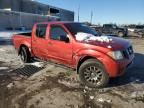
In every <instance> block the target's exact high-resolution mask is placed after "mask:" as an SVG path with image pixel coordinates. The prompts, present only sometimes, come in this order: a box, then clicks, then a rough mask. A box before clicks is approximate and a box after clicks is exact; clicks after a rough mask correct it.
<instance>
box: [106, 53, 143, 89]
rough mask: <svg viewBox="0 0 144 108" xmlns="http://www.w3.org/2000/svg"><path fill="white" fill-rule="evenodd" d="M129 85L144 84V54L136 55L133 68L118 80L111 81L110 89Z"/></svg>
mask: <svg viewBox="0 0 144 108" xmlns="http://www.w3.org/2000/svg"><path fill="white" fill-rule="evenodd" d="M129 83H137V84H141V83H144V54H140V53H135V58H134V63H133V66H132V67H131V68H129V69H127V71H126V73H125V74H124V75H123V76H121V77H118V78H114V79H111V80H110V83H109V87H115V86H122V85H126V84H129Z"/></svg>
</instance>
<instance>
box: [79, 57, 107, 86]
mask: <svg viewBox="0 0 144 108" xmlns="http://www.w3.org/2000/svg"><path fill="white" fill-rule="evenodd" d="M79 77H80V80H81V82H82V83H83V84H84V85H87V86H89V87H96V88H99V87H105V86H106V85H107V84H108V82H109V76H108V74H107V73H106V71H105V69H104V67H103V65H102V64H101V63H100V62H98V61H97V60H95V59H89V60H86V61H85V62H84V63H83V64H82V65H81V66H80V68H79Z"/></svg>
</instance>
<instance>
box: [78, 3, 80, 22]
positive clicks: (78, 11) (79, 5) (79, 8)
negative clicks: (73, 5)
mask: <svg viewBox="0 0 144 108" xmlns="http://www.w3.org/2000/svg"><path fill="white" fill-rule="evenodd" d="M79 14H80V4H79V6H78V22H79Z"/></svg>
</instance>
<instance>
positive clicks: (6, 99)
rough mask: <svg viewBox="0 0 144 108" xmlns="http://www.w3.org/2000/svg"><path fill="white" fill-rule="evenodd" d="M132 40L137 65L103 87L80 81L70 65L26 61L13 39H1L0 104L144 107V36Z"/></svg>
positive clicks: (34, 107) (16, 107)
mask: <svg viewBox="0 0 144 108" xmlns="http://www.w3.org/2000/svg"><path fill="white" fill-rule="evenodd" d="M0 34H1V33H0ZM8 39H10V38H8ZM4 40H6V41H7V39H4ZM128 40H129V41H131V42H132V44H133V47H134V50H135V59H134V64H133V67H131V68H129V69H128V70H127V72H126V74H125V75H124V76H122V77H119V78H115V79H111V81H110V83H109V85H108V87H106V88H103V89H91V88H88V87H85V86H82V85H80V83H79V79H78V76H77V74H76V73H75V72H74V71H72V70H70V69H67V68H63V67H60V66H56V65H53V64H50V63H42V62H34V63H30V64H23V63H22V62H21V60H20V58H19V57H18V55H17V52H16V51H15V49H14V48H13V47H12V45H11V42H10V41H8V42H5V41H3V42H2V41H0V108H13V107H14V108H143V106H144V39H139V38H129V39H128Z"/></svg>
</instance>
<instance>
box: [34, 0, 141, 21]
mask: <svg viewBox="0 0 144 108" xmlns="http://www.w3.org/2000/svg"><path fill="white" fill-rule="evenodd" d="M36 1H38V2H41V3H44V4H49V5H52V6H56V7H59V8H63V9H67V10H71V11H74V12H75V21H78V7H79V6H80V14H79V15H80V22H84V21H88V22H90V19H91V12H93V17H92V23H94V24H104V23H117V24H139V23H144V0H36Z"/></svg>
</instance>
